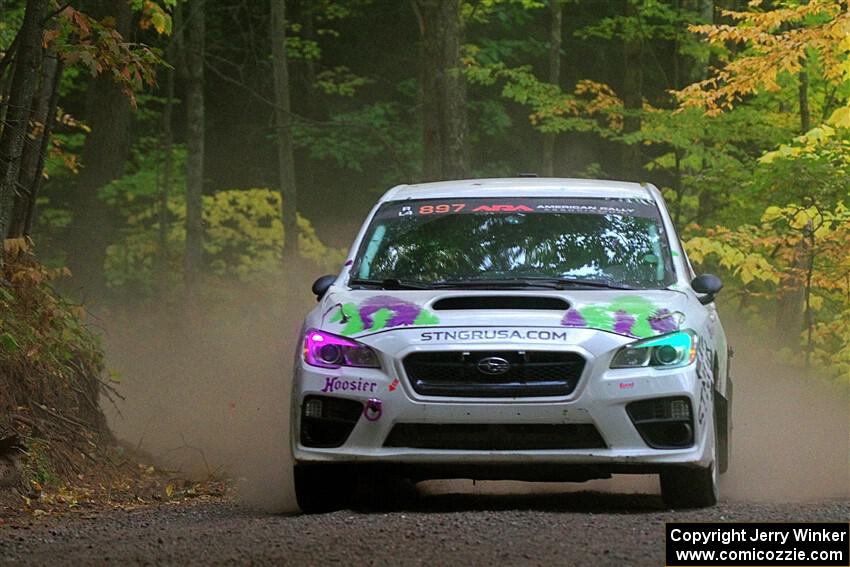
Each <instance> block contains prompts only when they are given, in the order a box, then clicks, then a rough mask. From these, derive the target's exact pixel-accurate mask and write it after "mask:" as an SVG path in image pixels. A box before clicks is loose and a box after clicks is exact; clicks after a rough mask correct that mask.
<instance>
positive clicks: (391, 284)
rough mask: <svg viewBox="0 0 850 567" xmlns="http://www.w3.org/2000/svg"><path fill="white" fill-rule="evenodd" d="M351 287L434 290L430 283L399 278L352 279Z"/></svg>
mask: <svg viewBox="0 0 850 567" xmlns="http://www.w3.org/2000/svg"><path fill="white" fill-rule="evenodd" d="M348 284H349V285H356V286H371V287H377V288H379V289H432V288H433V287H434V286H433V285H431V284H429V283H428V282H422V281H418V280H402V279H398V278H387V279H383V280H369V279H363V278H352V279H350V280H348Z"/></svg>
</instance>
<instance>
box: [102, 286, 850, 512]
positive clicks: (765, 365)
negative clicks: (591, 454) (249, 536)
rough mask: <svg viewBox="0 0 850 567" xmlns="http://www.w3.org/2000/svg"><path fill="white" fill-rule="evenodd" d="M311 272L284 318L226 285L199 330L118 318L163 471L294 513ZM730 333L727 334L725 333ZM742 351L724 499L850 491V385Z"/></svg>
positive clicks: (132, 411)
mask: <svg viewBox="0 0 850 567" xmlns="http://www.w3.org/2000/svg"><path fill="white" fill-rule="evenodd" d="M314 275H318V274H309V275H306V274H305V275H304V277H302V278H299V280H301V281H300V282H299V284H298V285H297V286H292V287H291V288H290V289H295V292H296V293H297V295H298V297H297V301H294V302H290V305H297V306H299V308H298V309H293V310H292V312H291V313H288V314H286V313H285V312H284V311H285V307H284V306H285V304H286V301H285V298H284V297H282V292H281V289H283V286H277V285H270V286H267V287H262V286H253V287H252V286H242V287H241V288H233V287H231V288H229V289H227V291H226V292H222V295H221V297H220V298H218V299H217V300H214V301H210V302H209V304H207V305H205V306H204V308H203V309H202V310H201V311H202V313H201V314H200V315H198V316H196V318H195V320H193V321H188V320H187V319H186V318H185V317H183V316H182V314H181V312H180V311H179V310H171V311H173V312H171V313H168V311H169V310H168V309H165V310H164V311H166V313H156V312H152V311H151V310H148V311H147V312H145V313H139V312H126V313H124V314H123V315H120V316H118V315H116V317H115V318H114V321H113V322H112V324H111V325H109V326H108V328H107V332H106V345H107V349H108V364H109V366H110V367H111V368H113V369H115V370H117V371H118V372H119V373H120V375H121V382H120V384H118V390H119V391H120V393H121V394H122V395H123V396H124V397H125V398H126V400H125V401H120V402H119V403H118V408H117V409H118V410H120V413H121V415H119V414H118V411H116V409H114V408H111V407H109V404H106V409H107V413H108V415H109V418H110V423H111V425H112V427H113V430H114V431H115V432H116V434H117V435H118V437H120V438H122V439H124V440H126V441H127V442H129V443H131V444H133V445H138V446H139V447H141V448H142V449H144V450H146V451H148V452H150V453H151V454H152V455H154V456H155V457H156V458H158V459H159V461H160V463H162V466H164V467H166V468H169V469H172V470H179V471H181V472H183V473H184V474H188V475H191V476H194V477H198V478H203V477H205V476H207V475H222V476H224V475H230V476H232V477H236V478H239V479H240V480H239V481H238V485H237V486H238V494H239V496H240V498H241V499H242V501H244V502H246V503H247V504H249V505H251V506H255V507H262V508H265V509H268V510H273V511H278V512H285V511H294V510H296V504H295V501H294V496H293V489H292V478H291V471H292V466H291V456H290V451H289V447H288V442H289V441H288V438H289V423H288V408H289V391H290V385H291V382H290V379H291V365H292V356H293V353H294V351H295V348H296V344H297V342H298V337H297V335H298V332H299V329H300V325H301V321H302V318H303V315H304V313H305V312H306V311H307V310H308V309H309V308H310V307H311V306H312V305H313V302H314V299H313V297H312V295H311V294H310V292H309V282H310V281H312V277H314ZM727 326H728V325H727ZM728 332H729V335H730V343H731V344H732V345H733V347H734V349H735V357H734V359H733V365H732V372H733V378H734V384H735V394H734V396H735V398H734V415H733V423H734V434H733V456H732V462H731V468H730V470H729V472H728V473H727V474H726V475H724V476H723V477H722V479H721V483H722V484H721V490H722V497H723V499H726V500H748V501H803V500H817V499H826V498H834V497H847V496H848V494H850V396H848V387H847V384H846V383H843V384H841V383H836V382H830V381H828V380H825V379H822V378H820V377H815V376H804V375H803V373H802V371H801V370H800V369H799V368H795V367H793V366H791V365H786V364H783V363H781V362H780V361H779V360H778V358H777V357H776V356H775V353H774V352H773V350H772V349H771V344H769V343H770V342H771V341H770V340H769V339H766V338H765V337H763V336H760V334H759V333H755V332H753V331H752V330H748V329H747V328H746V327H744V326H737V327H735V328H730V329H728ZM420 486H421V487H422V488H423V492H424V493H426V494H439V493H447V492H453V493H459V492H460V493H480V494H506V493H509V494H522V493H529V492H559V493H563V492H570V491H587V490H594V491H603V492H617V493H630V492H639V493H657V492H658V481H657V477H655V476H646V475H644V476H625V475H624V476H615V477H614V478H613V479H611V480H598V481H591V482H587V483H581V484H567V483H563V484H562V483H556V484H552V483H523V482H493V481H490V482H477V483H473V482H472V481H465V480H458V481H430V482H426V483H423V485H420Z"/></svg>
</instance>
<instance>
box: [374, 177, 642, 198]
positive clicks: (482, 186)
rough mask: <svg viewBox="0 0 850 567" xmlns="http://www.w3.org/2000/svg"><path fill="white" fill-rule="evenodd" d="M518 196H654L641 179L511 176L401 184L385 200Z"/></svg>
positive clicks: (385, 195) (387, 194) (386, 195)
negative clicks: (637, 180)
mask: <svg viewBox="0 0 850 567" xmlns="http://www.w3.org/2000/svg"><path fill="white" fill-rule="evenodd" d="M516 196H528V197H530V196H535V197H603V198H604V197H608V198H643V199H647V198H649V199H653V195H652V192H651V191H650V190H649V185H647V184H641V183H630V182H626V181H607V180H600V179H566V178H565V179H561V178H556V177H550V178H547V177H509V178H501V179H463V180H460V181H437V182H434V183H416V184H411V185H397V186H395V187H393V188H392V189H390V190H389V191H387V192H386V193H385V194H384V196H383V197H382V198H381V202H385V201H403V200H406V199H426V198H428V199H434V198H436V199H440V198H450V197H454V198H461V197H516Z"/></svg>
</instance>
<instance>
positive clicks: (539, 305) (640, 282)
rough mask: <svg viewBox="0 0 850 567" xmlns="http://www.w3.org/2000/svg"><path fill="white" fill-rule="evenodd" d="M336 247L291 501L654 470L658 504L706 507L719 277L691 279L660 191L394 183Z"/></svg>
mask: <svg viewBox="0 0 850 567" xmlns="http://www.w3.org/2000/svg"><path fill="white" fill-rule="evenodd" d="M348 258H349V259H348V261H347V262H346V263H345V266H344V267H343V269H342V271H341V272H340V273H339V275H336V276H325V277H323V278H320V279H319V280H317V281H316V283H315V284H314V286H313V291H314V293H315V294H316V295H317V297H318V298H319V304H318V306H317V307H316V308H315V309H313V310H312V311H311V312H310V313H309V315H307V318H306V320H305V324H304V328H303V344H302V347H303V348H300V349H299V351H298V353H297V356H296V361H295V374H294V381H293V392H292V412H291V416H292V417H291V420H292V429H291V430H292V449H293V455H294V459H295V471H294V473H295V487H296V496H297V499H298V503H299V505H300V506H301V508H302V509H303V510H304V511H307V512H311V511H320V510H328V509H333V508H337V507H340V506H343V505H344V504H345V503H346V502H347V497H348V496H350V495H351V493H352V491H353V490H354V484H355V482H356V480H357V479H358V478H360V479H364V478H365V479H372V480H374V479H376V478H381V479H383V478H389V477H391V476H392V477H402V478H406V479H409V480H412V481H419V480H424V479H431V478H472V479H518V480H537V481H585V480H589V479H595V478H607V477H609V476H610V475H611V474H615V473H642V474H646V473H657V474H659V475H660V479H661V489H662V494H663V497H664V500H665V503H666V504H667V505H668V506H670V507H696V506H710V505H713V504H714V503H715V502H716V501H717V497H718V475H719V474H720V473H722V472H725V470H726V467H727V464H728V460H729V451H730V446H729V434H730V431H731V419H730V417H731V398H732V383H731V381H730V379H729V376H728V358H729V357H728V348H727V344H726V337H725V334H724V332H723V328H722V327H721V324H720V321H719V319H718V316H717V311H716V308H715V305H714V303H713V301H714V297H715V294H716V293H717V292H719V291H720V288H721V287H722V283H721V282H720V280H719V279H718V278H717V277H716V276H712V275H709V274H704V275H701V276H697V277H695V275H694V273H693V271H692V269H691V266H690V264H689V262H688V260H687V257H686V255H685V251H684V250H683V248H682V246H681V242H680V240H679V238H678V237H677V234H676V229H675V227H674V226H673V223H672V221H671V218H670V215H669V214H668V212H667V209H666V207H665V205H664V201H663V199H662V197H661V194H660V193H659V191H658V190H657V189H656V188H655V187H653V186H651V185H645V184H637V183H623V182H615V181H588V180H575V179H536V178H516V179H482V180H467V181H451V182H441V183H425V184H419V185H401V186H398V187H395V188H393V189H391V190H390V191H388V192H387V193H386V194H385V195H384V196H383V198H381V200H380V201H379V202H378V204H377V205H376V206H375V208H374V209H373V210H372V212H371V213H370V215H369V217H368V219H367V220H366V222H365V224H364V225H363V228H362V229H361V231H360V233H359V235H358V236H357V240H356V241H355V242H354V245H353V246H352V248H351V252H350V255H349V257H348ZM367 486H368V485H367ZM371 486H372V487H374V488H375V489H377V490H381V489H382V488H381V483H380V482H378V483H374V482H373V483H372V484H371Z"/></svg>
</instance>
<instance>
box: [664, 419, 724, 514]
mask: <svg viewBox="0 0 850 567" xmlns="http://www.w3.org/2000/svg"><path fill="white" fill-rule="evenodd" d="M711 453H712V459H711V464H710V465H709V466H708V467H677V468H672V469H669V470H667V471H664V472H662V473H661V497H662V498H663V500H664V506H666V507H667V508H707V507H708V506H714V505H715V504H717V499H718V497H719V496H720V474H719V471H718V463H719V461H718V458H717V421H716V420H715V428H714V435H713V436H712V439H711Z"/></svg>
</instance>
